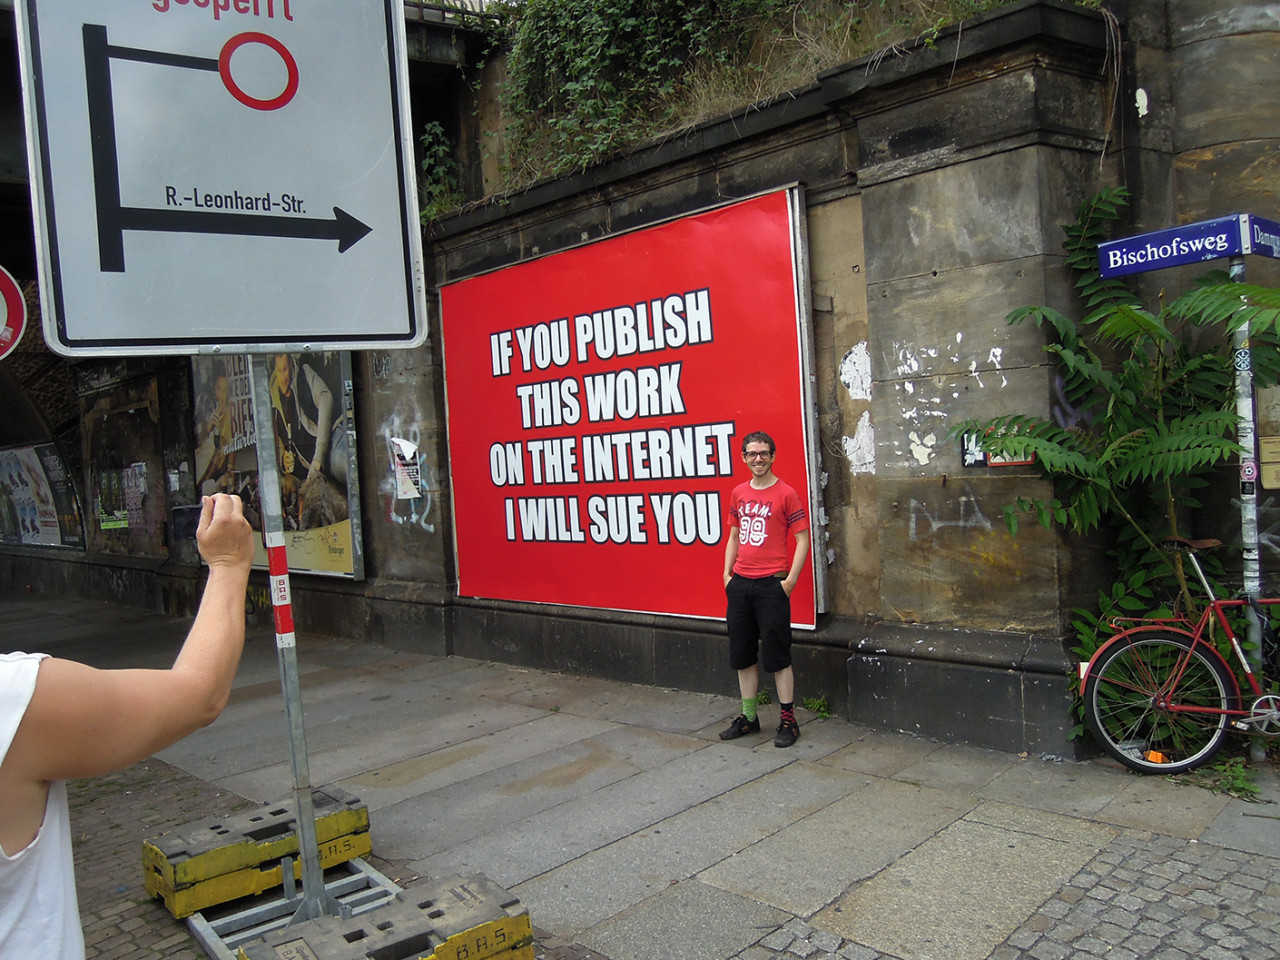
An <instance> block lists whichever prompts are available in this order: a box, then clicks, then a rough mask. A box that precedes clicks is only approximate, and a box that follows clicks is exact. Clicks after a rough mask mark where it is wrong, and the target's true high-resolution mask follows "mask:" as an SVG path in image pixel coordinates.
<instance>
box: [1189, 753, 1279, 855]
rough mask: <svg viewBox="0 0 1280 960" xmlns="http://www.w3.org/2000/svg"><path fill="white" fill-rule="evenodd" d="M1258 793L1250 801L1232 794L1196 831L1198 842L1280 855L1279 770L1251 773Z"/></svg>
mask: <svg viewBox="0 0 1280 960" xmlns="http://www.w3.org/2000/svg"><path fill="white" fill-rule="evenodd" d="M1254 785H1255V786H1256V787H1257V788H1258V795H1257V797H1255V798H1254V799H1253V800H1252V801H1246V800H1241V799H1237V798H1232V799H1230V800H1228V801H1227V803H1226V805H1225V806H1224V807H1223V808H1222V812H1221V813H1219V814H1218V815H1217V816H1216V817H1214V818H1213V822H1212V823H1210V824H1209V826H1208V827H1207V828H1205V831H1204V833H1202V834H1201V835H1200V838H1199V839H1200V841H1201V842H1202V843H1216V844H1218V845H1219V846H1223V847H1230V848H1231V849H1233V850H1244V851H1246V852H1249V853H1255V854H1262V855H1264V856H1268V857H1280V774H1278V773H1277V772H1276V771H1274V770H1261V771H1258V772H1257V773H1256V774H1255V777H1254Z"/></svg>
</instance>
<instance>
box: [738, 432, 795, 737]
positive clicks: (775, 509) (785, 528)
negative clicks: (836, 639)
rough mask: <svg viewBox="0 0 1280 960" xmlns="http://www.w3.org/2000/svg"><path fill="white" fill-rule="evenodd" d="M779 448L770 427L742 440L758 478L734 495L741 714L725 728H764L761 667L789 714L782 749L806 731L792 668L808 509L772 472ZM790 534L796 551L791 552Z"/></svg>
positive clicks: (744, 456) (784, 718) (742, 730)
mask: <svg viewBox="0 0 1280 960" xmlns="http://www.w3.org/2000/svg"><path fill="white" fill-rule="evenodd" d="M774 453H775V447H774V443H773V438H772V437H770V436H769V435H768V434H767V433H760V432H756V433H748V434H747V435H746V436H745V437H743V438H742V459H743V461H744V462H745V463H746V465H747V469H749V470H750V471H751V479H750V480H748V481H747V482H745V483H740V484H738V486H736V487H734V489H733V493H732V494H731V495H730V497H729V527H730V530H729V536H728V538H727V542H726V544H725V550H724V591H725V596H726V598H727V600H728V612H727V613H726V615H725V619H726V620H727V622H728V625H729V666H731V667H732V668H733V669H734V670H736V671H738V690H739V692H740V693H741V694H742V715H741V716H739V717H738V718H737V719H736V720H734V721H733V723H731V724H730V725H729V729H727V730H725V731H724V732H723V733H721V734H720V739H721V740H735V739H737V738H738V737H741V736H744V735H746V734H748V733H758V732H759V731H760V719H759V718H758V717H757V716H756V696H757V694H758V693H759V689H760V669H759V668H760V666H763V667H764V669H765V670H766V671H768V672H769V673H772V674H773V683H774V687H775V688H776V689H777V691H778V705H779V706H780V707H781V710H782V715H781V718H780V722H779V723H778V733H777V735H776V736H775V737H774V738H773V744H774V746H776V747H789V746H791V745H792V744H793V743H795V742H796V739H797V738H798V737H799V736H800V727H799V725H798V724H797V723H796V715H795V674H794V673H793V671H792V669H791V591H792V590H794V589H795V586H796V581H797V580H799V578H800V571H801V569H802V568H803V567H804V561H805V557H806V556H808V554H809V515H808V511H806V510H805V506H804V501H802V500H801V499H800V497H799V496H798V495H797V494H796V492H795V490H793V489H792V488H791V487H790V486H788V485H787V484H786V483H784V482H783V481H781V480H779V479H778V478H777V477H776V476H774V473H773V457H774ZM788 534H791V535H793V536H794V537H795V544H796V547H795V552H794V553H792V555H791V558H790V562H788V558H787V539H788Z"/></svg>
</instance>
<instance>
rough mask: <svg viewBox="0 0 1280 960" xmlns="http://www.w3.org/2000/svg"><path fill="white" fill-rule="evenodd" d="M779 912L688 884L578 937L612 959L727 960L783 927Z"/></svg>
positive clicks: (588, 945) (677, 886)
mask: <svg viewBox="0 0 1280 960" xmlns="http://www.w3.org/2000/svg"><path fill="white" fill-rule="evenodd" d="M789 919H790V917H788V916H787V914H785V913H783V912H782V911H780V910H777V909H775V908H773V907H770V906H766V905H765V904H761V903H757V902H756V901H754V900H750V899H748V898H746V897H739V896H736V895H734V894H732V893H729V892H727V891H725V890H721V889H718V888H716V887H711V886H707V885H705V884H701V883H698V882H697V881H690V882H689V883H681V884H678V885H676V886H672V887H668V888H667V889H666V890H664V891H662V892H661V893H659V894H657V895H656V896H653V897H650V898H649V899H648V900H645V901H644V902H643V903H640V904H639V905H637V906H635V907H633V908H632V909H631V910H628V911H626V912H625V913H623V914H621V915H620V916H618V917H616V918H614V919H613V920H610V921H609V922H607V923H603V924H601V925H600V926H598V927H595V928H594V929H592V930H589V931H587V932H586V933H585V934H583V936H582V938H581V939H582V943H583V944H584V945H585V946H587V947H590V948H591V949H592V950H596V951H598V952H600V953H601V954H604V955H605V956H607V957H609V958H610V960H725V958H727V957H732V956H733V955H735V954H736V953H739V952H740V951H742V950H743V949H745V948H746V947H748V946H750V945H751V944H753V943H755V942H756V941H757V940H759V939H760V938H761V937H763V936H766V935H767V934H768V933H769V932H770V931H771V930H773V929H776V928H778V927H780V926H781V925H782V924H784V923H786V922H787V920H789Z"/></svg>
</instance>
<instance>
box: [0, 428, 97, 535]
mask: <svg viewBox="0 0 1280 960" xmlns="http://www.w3.org/2000/svg"><path fill="white" fill-rule="evenodd" d="M0 539H3V541H4V542H5V543H22V544H29V545H39V546H50V547H83V546H84V529H83V526H82V524H81V522H80V504H79V502H78V500H77V499H76V495H75V490H74V488H73V487H72V485H71V479H70V477H69V475H68V474H67V469H66V465H65V464H64V463H63V461H62V457H61V456H59V454H58V451H57V448H56V447H55V446H54V445H53V444H52V443H46V444H39V445H37V446H30V447H14V448H11V449H9V450H0Z"/></svg>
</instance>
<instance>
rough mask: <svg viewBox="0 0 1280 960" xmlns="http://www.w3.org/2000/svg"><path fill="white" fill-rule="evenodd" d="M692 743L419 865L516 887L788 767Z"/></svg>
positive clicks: (766, 755) (767, 756)
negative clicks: (485, 877) (650, 764)
mask: <svg viewBox="0 0 1280 960" xmlns="http://www.w3.org/2000/svg"><path fill="white" fill-rule="evenodd" d="M689 739H690V741H691V742H697V743H699V749H697V750H693V751H690V752H688V753H686V754H685V755H683V756H680V757H677V758H676V759H674V760H671V761H670V762H669V763H665V764H663V765H661V766H658V767H654V768H653V769H651V770H646V771H644V772H643V773H640V774H637V775H636V776H632V777H628V778H626V779H625V780H619V781H618V782H614V783H610V784H609V785H608V786H607V787H605V788H604V789H597V790H595V791H594V792H591V793H589V794H587V793H584V794H583V795H582V796H579V797H575V798H572V799H571V800H569V802H566V803H563V804H561V805H558V806H555V807H553V808H548V809H546V810H544V811H539V812H538V813H537V814H535V815H533V816H530V817H528V818H525V819H522V820H519V821H514V822H508V823H506V824H505V825H502V824H500V825H498V826H496V827H495V828H494V829H492V830H490V831H487V832H485V833H484V834H483V835H477V836H476V837H475V838H474V839H471V840H469V841H468V842H466V843H462V844H458V845H456V846H453V847H452V848H450V849H449V850H446V851H443V852H442V853H440V854H439V855H437V856H433V857H430V858H429V859H425V860H420V861H417V862H415V863H414V866H415V868H416V869H418V870H419V871H420V872H422V873H424V874H430V875H441V874H445V873H467V872H472V871H476V870H479V871H480V872H483V873H489V875H490V876H492V877H493V879H495V880H497V881H498V883H500V884H502V885H504V886H515V885H517V884H519V883H523V882H524V881H526V880H529V879H531V878H533V877H536V876H538V875H540V874H542V873H546V872H547V871H549V870H553V869H555V868H556V867H558V866H560V865H561V864H564V863H568V862H569V861H571V860H574V859H576V858H577V857H580V856H582V855H583V854H586V853H589V852H591V851H592V850H597V849H599V848H601V847H604V846H607V845H608V844H610V843H613V842H614V841H615V840H618V839H621V838H622V837H625V836H627V835H628V834H630V833H634V832H636V831H637V830H644V829H647V828H648V827H651V826H652V825H653V824H655V823H657V822H659V821H661V820H665V819H666V818H667V817H670V816H673V815H675V814H677V813H679V812H680V811H682V810H685V809H688V808H690V807H692V806H695V805H697V804H699V803H703V802H705V801H707V800H709V799H711V798H712V797H718V796H720V795H721V794H724V793H727V792H728V791H730V790H732V789H734V788H735V787H738V786H740V785H742V784H744V783H749V782H751V781H753V780H756V779H758V778H759V777H762V776H764V775H765V774H767V773H769V772H771V771H772V770H776V769H777V768H778V767H780V766H782V765H784V764H785V763H787V762H788V761H787V759H786V756H785V755H786V751H785V750H772V751H770V752H765V751H754V750H737V749H734V748H733V747H732V746H731V745H728V744H724V743H719V742H717V743H714V744H707V743H703V742H701V741H692V738H689ZM490 865H496V866H490ZM491 870H492V871H495V872H492V873H491V872H490V871H491Z"/></svg>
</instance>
